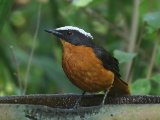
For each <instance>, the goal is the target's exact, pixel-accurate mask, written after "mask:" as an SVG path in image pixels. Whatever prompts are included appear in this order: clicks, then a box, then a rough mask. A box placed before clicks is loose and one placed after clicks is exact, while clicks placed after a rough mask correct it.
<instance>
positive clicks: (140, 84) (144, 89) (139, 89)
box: [131, 78, 151, 95]
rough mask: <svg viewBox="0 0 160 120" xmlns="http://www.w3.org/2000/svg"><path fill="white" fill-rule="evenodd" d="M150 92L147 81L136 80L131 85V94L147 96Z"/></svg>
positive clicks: (149, 85)
mask: <svg viewBox="0 0 160 120" xmlns="http://www.w3.org/2000/svg"><path fill="white" fill-rule="evenodd" d="M150 90H151V84H150V81H149V80H148V79H142V78H141V79H138V80H136V81H135V82H133V83H132V85H131V92H132V94H136V95H147V94H149V92H150Z"/></svg>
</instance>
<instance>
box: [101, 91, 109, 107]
mask: <svg viewBox="0 0 160 120" xmlns="http://www.w3.org/2000/svg"><path fill="white" fill-rule="evenodd" d="M104 93H105V94H104V97H103V100H102V103H101V105H102V106H103V105H104V103H105V100H106V97H107V95H108V90H106V91H104Z"/></svg>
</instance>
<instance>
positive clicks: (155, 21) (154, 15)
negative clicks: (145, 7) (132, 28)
mask: <svg viewBox="0 0 160 120" xmlns="http://www.w3.org/2000/svg"><path fill="white" fill-rule="evenodd" d="M143 20H144V21H145V22H147V24H148V25H149V26H150V27H151V28H153V29H154V30H157V29H159V28H160V22H159V21H160V11H156V12H150V13H147V14H146V15H145V16H144V18H143Z"/></svg>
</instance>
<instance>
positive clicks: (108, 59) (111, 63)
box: [93, 46, 121, 79]
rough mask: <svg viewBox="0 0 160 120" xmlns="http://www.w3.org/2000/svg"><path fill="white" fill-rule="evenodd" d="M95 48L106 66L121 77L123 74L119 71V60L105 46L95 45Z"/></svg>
mask: <svg viewBox="0 0 160 120" xmlns="http://www.w3.org/2000/svg"><path fill="white" fill-rule="evenodd" d="M93 50H94V52H95V54H96V56H97V57H98V58H99V59H100V60H101V61H102V62H103V66H104V68H106V69H108V70H110V71H112V72H113V73H114V74H115V75H116V77H117V78H119V79H120V77H121V75H120V73H119V62H118V60H117V59H116V58H114V57H113V56H112V55H111V54H110V53H108V52H107V51H106V50H105V49H104V48H102V47H99V46H94V47H93Z"/></svg>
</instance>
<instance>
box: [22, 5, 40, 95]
mask: <svg viewBox="0 0 160 120" xmlns="http://www.w3.org/2000/svg"><path fill="white" fill-rule="evenodd" d="M40 17H41V4H39V8H38V15H37V25H36V30H35V34H34V38H33V43H32V49H31V53H30V57H29V60H28V65H27V70H26V74H25V79H24V90H23V94H25V93H26V90H27V81H28V77H29V72H30V68H31V63H32V59H33V54H34V51H35V45H36V40H37V35H38V30H39V25H40Z"/></svg>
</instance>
